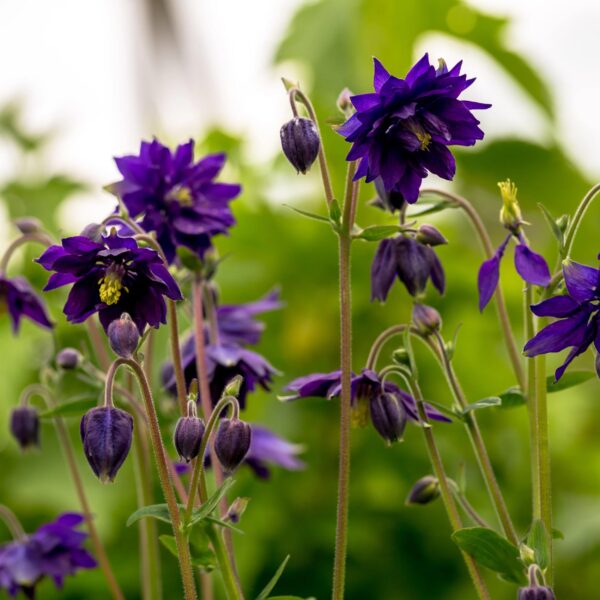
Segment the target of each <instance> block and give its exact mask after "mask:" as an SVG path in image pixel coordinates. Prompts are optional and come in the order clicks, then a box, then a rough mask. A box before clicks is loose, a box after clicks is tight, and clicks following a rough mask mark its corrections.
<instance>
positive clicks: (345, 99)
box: [336, 87, 354, 115]
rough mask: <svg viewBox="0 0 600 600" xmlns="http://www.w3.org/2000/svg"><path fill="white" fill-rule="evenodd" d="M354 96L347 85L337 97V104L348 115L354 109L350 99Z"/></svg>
mask: <svg viewBox="0 0 600 600" xmlns="http://www.w3.org/2000/svg"><path fill="white" fill-rule="evenodd" d="M352 96H354V94H353V93H352V92H351V91H350V90H349V89H348V88H347V87H345V88H344V89H343V90H342V91H341V92H340V95H339V96H338V98H337V102H336V106H337V107H338V110H339V111H340V112H341V113H343V114H344V115H348V113H351V112H352V111H353V110H354V105H353V104H352V101H351V100H350V98H351V97H352Z"/></svg>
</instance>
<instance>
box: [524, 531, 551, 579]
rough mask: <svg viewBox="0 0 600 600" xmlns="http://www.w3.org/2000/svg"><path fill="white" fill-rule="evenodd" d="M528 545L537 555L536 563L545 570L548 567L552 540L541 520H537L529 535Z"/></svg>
mask: <svg viewBox="0 0 600 600" xmlns="http://www.w3.org/2000/svg"><path fill="white" fill-rule="evenodd" d="M527 545H528V546H529V547H530V548H532V549H533V551H534V553H535V563H536V564H537V565H538V566H539V567H540V568H541V569H545V568H546V567H547V566H548V560H549V555H550V551H549V547H550V540H549V539H548V532H547V531H546V528H545V527H544V523H543V522H542V521H541V520H540V519H536V520H535V521H534V522H533V523H532V525H531V529H530V530H529V534H528V535H527Z"/></svg>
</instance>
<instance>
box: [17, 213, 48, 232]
mask: <svg viewBox="0 0 600 600" xmlns="http://www.w3.org/2000/svg"><path fill="white" fill-rule="evenodd" d="M15 226H16V228H17V229H18V230H19V231H20V232H21V233H22V234H23V235H26V234H28V233H40V232H42V231H44V226H43V225H42V222H41V221H40V220H39V219H36V218H35V217H23V218H21V219H15Z"/></svg>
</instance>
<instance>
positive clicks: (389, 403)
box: [369, 392, 407, 445]
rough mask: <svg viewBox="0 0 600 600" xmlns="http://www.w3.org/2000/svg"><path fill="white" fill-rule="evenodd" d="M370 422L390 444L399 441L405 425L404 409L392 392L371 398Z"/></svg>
mask: <svg viewBox="0 0 600 600" xmlns="http://www.w3.org/2000/svg"><path fill="white" fill-rule="evenodd" d="M369 408H370V412H371V422H372V423H373V426H374V427H375V429H376V430H377V433H379V435H380V436H381V437H382V438H383V439H384V440H385V441H386V442H387V444H388V445H391V444H392V443H394V442H401V441H402V437H403V435H404V429H405V427H406V420H407V416H406V411H405V410H404V407H403V406H402V404H400V402H398V400H397V398H396V397H395V396H394V395H393V394H388V393H385V392H384V393H383V394H379V395H377V396H374V397H373V398H371V401H370V403H369Z"/></svg>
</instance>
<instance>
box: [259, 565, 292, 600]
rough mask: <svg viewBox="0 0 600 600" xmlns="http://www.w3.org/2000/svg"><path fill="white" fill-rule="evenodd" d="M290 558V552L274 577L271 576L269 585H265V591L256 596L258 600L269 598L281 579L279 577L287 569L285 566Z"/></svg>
mask: <svg viewBox="0 0 600 600" xmlns="http://www.w3.org/2000/svg"><path fill="white" fill-rule="evenodd" d="M288 560H290V555H289V554H288V555H287V556H286V557H285V558H284V560H283V562H282V563H281V564H280V565H279V568H278V569H277V571H275V575H273V577H272V578H271V581H269V583H267V585H266V586H265V587H264V589H263V591H262V592H261V593H260V594H259V595H258V596H257V597H256V600H267V598H268V597H269V594H270V593H271V592H272V591H273V588H274V587H275V586H276V585H277V582H278V581H279V578H280V577H281V575H282V573H283V570H284V569H285V566H286V565H287V563H288ZM284 597H285V596H284Z"/></svg>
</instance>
